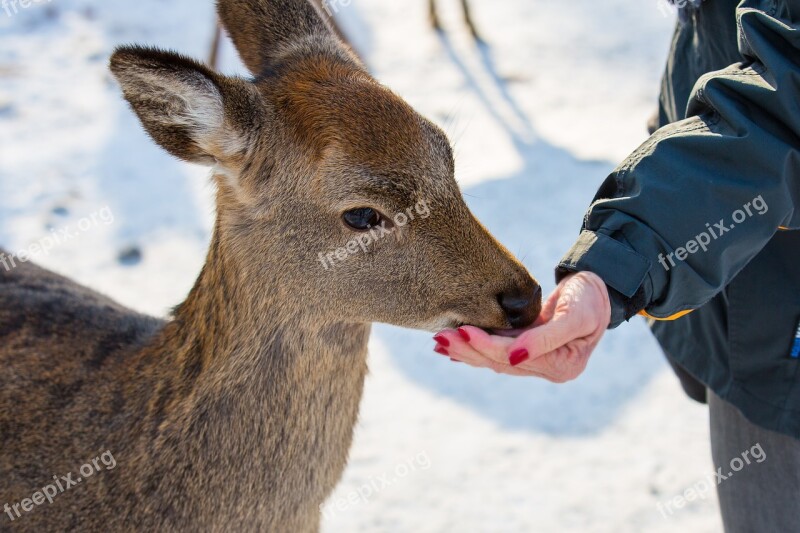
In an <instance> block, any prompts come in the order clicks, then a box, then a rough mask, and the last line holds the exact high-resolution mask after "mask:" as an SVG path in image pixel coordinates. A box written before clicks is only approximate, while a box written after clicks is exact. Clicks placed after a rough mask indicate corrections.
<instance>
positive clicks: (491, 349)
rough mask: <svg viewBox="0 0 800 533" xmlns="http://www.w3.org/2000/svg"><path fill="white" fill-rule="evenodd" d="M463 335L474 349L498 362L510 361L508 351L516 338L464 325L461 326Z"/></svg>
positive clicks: (505, 362)
mask: <svg viewBox="0 0 800 533" xmlns="http://www.w3.org/2000/svg"><path fill="white" fill-rule="evenodd" d="M459 333H460V334H461V336H462V337H463V338H464V339H465V340H467V339H468V342H469V345H470V346H471V347H472V349H473V350H475V351H476V352H478V353H480V354H481V355H483V356H485V357H487V358H489V359H491V360H493V361H495V362H498V363H504V364H507V363H508V357H507V356H506V352H507V350H508V348H509V346H511V344H512V343H513V342H514V339H509V338H507V337H500V336H498V335H490V334H488V333H486V332H485V331H483V330H482V329H480V328H476V327H472V326H464V327H462V328H459Z"/></svg>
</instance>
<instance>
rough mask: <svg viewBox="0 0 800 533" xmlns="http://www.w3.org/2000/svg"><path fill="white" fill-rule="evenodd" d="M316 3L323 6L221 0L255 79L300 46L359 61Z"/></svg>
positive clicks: (307, 1) (302, 0)
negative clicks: (340, 38) (345, 45)
mask: <svg viewBox="0 0 800 533" xmlns="http://www.w3.org/2000/svg"><path fill="white" fill-rule="evenodd" d="M314 4H317V5H323V4H322V2H321V1H320V0H217V13H218V15H219V18H220V20H221V21H222V24H223V26H225V29H226V30H227V32H228V35H230V37H231V39H232V40H233V44H234V45H235V46H236V50H237V51H238V52H239V56H240V57H241V58H242V61H243V62H244V64H245V65H246V66H247V68H248V69H249V70H250V72H251V73H252V74H253V75H255V76H260V75H262V74H263V73H264V72H266V71H267V70H268V69H269V67H270V65H271V64H273V63H274V62H275V61H276V60H278V59H279V58H280V57H281V56H282V55H284V54H287V53H289V52H291V50H292V49H293V47H298V46H303V47H305V49H310V48H315V49H316V50H317V51H323V50H324V51H328V52H330V53H333V54H336V55H340V56H342V57H344V58H347V59H348V60H350V61H354V62H357V60H356V59H355V56H353V55H351V53H350V52H349V51H347V49H346V47H344V46H343V45H342V43H341V42H340V41H339V40H338V39H337V38H336V36H335V33H334V31H333V30H332V28H331V27H330V26H329V24H328V22H327V20H328V17H327V16H325V15H324V14H323V13H322V12H321V11H320V9H318V8H317V7H315V5H314Z"/></svg>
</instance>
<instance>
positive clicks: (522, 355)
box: [508, 348, 531, 366]
mask: <svg viewBox="0 0 800 533" xmlns="http://www.w3.org/2000/svg"><path fill="white" fill-rule="evenodd" d="M530 358H531V355H530V354H529V353H528V350H526V349H525V348H520V349H518V350H514V351H513V352H511V355H509V356H508V363H509V364H510V365H511V366H517V365H520V364H522V363H524V362H525V361H527V360H528V359H530Z"/></svg>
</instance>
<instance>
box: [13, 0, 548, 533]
mask: <svg viewBox="0 0 800 533" xmlns="http://www.w3.org/2000/svg"><path fill="white" fill-rule="evenodd" d="M217 10H218V13H219V17H220V20H221V21H222V22H223V24H224V25H225V27H226V29H227V31H228V33H229V34H230V35H231V37H232V40H233V43H234V45H235V47H236V49H237V52H238V54H239V55H240V56H241V59H242V60H243V63H244V65H245V66H246V67H247V69H248V71H249V73H250V74H249V75H248V77H234V76H227V75H223V74H220V73H218V72H216V71H214V70H212V69H211V68H209V67H208V66H206V65H205V64H204V63H202V62H201V61H197V60H194V59H191V58H189V57H186V56H183V55H180V54H179V53H176V52H172V51H168V50H162V49H158V48H153V47H146V46H139V45H126V46H121V47H119V48H117V49H116V50H115V52H114V53H113V55H112V56H111V59H110V69H111V72H112V73H113V76H114V77H115V79H116V80H117V82H118V83H119V86H120V87H121V90H122V93H123V95H124V97H125V99H126V100H127V102H128V103H129V105H130V107H131V109H132V110H133V112H134V113H135V114H136V115H137V116H138V118H139V120H140V122H141V124H142V126H143V128H144V129H145V130H146V131H147V133H148V134H149V135H150V137H152V139H153V141H154V142H155V143H156V144H158V145H159V146H161V147H162V148H163V149H164V150H166V151H167V152H169V153H170V154H172V155H173V156H175V157H176V158H178V159H181V160H183V161H187V162H190V163H197V164H201V165H206V166H208V167H210V168H211V171H210V175H211V180H212V181H213V184H214V186H215V206H216V215H215V222H214V227H213V231H212V235H211V237H210V245H209V249H208V253H207V256H206V260H205V264H204V266H203V268H202V270H201V272H200V274H199V277H198V279H197V281H196V282H195V284H194V286H193V287H192V289H191V290H190V291H189V293H188V296H187V297H186V299H185V300H184V301H183V302H182V303H180V304H179V305H177V306H176V307H175V308H174V309H173V310H172V312H171V313H170V314H169V316H168V317H166V318H157V317H151V316H146V315H143V314H140V313H138V312H135V311H133V310H131V309H129V308H127V307H125V306H124V305H122V304H120V303H117V302H116V301H114V300H112V299H110V298H109V297H107V296H104V295H102V294H100V293H98V292H95V291H94V290H92V289H90V288H87V287H84V286H81V285H79V284H77V283H76V282H74V281H71V280H70V279H68V278H65V277H62V276H61V275H58V274H56V273H53V272H51V271H48V270H46V269H44V268H41V267H39V266H37V265H34V264H32V263H31V262H29V261H25V262H23V261H21V259H20V261H19V262H14V261H13V259H14V258H13V256H9V255H8V253H7V252H2V254H3V257H4V258H5V259H6V260H7V261H6V262H7V263H9V261H8V260H9V259H11V260H12V261H11V262H10V263H9V264H11V265H13V268H9V269H4V268H0V368H2V372H0V505H3V504H5V507H4V509H3V513H2V514H0V523H2V527H0V529H3V530H6V529H8V528H10V529H12V530H14V531H31V532H32V531H55V530H64V529H67V530H78V531H134V530H135V531H179V532H183V531H187V532H190V531H191V532H193V531H210V532H223V531H260V532H264V531H266V532H278V533H284V532H293V533H294V532H301V533H303V532H316V531H318V530H319V528H320V522H321V518H320V515H321V512H320V506H321V505H322V504H323V503H324V502H325V500H326V498H327V497H328V496H329V495H330V494H331V492H332V491H333V489H334V487H335V486H336V485H337V483H338V482H339V480H340V478H341V476H342V473H343V471H344V470H345V467H346V464H347V460H348V454H349V449H350V446H351V443H352V440H353V432H354V426H355V424H356V421H357V417H358V411H359V404H360V401H361V396H362V390H363V387H364V381H365V376H366V374H367V342H368V338H369V335H370V330H371V325H372V324H373V323H376V322H379V323H387V324H394V325H397V326H400V327H405V328H412V329H420V330H426V331H438V330H440V329H442V328H445V327H458V326H459V325H461V324H471V325H476V326H479V327H481V328H484V329H487V330H493V331H498V332H508V331H510V330H513V329H515V328H524V327H527V326H529V325H530V324H532V323H533V322H534V320H535V319H536V317H537V315H538V313H539V312H540V310H541V288H540V285H539V284H538V283H537V282H536V280H535V279H534V278H532V277H531V275H530V274H529V273H528V272H527V270H526V269H525V268H524V266H523V265H522V264H521V263H520V262H519V261H518V260H517V259H515V258H514V257H513V256H512V255H511V253H509V251H508V250H507V249H506V248H504V247H503V246H502V245H501V244H500V243H499V242H498V241H497V240H496V239H495V238H494V237H493V236H492V235H491V234H490V233H489V232H488V230H487V229H486V228H484V227H483V226H482V225H481V224H480V222H478V220H477V219H476V218H475V217H474V216H473V215H472V213H471V212H470V210H469V208H468V207H467V205H466V204H465V202H464V200H463V198H462V195H461V192H460V189H459V186H458V184H457V182H456V179H455V170H454V160H453V153H452V150H451V147H450V143H449V141H448V139H447V137H446V135H445V134H444V132H443V131H442V130H440V129H439V128H438V127H437V126H436V125H434V124H433V123H432V122H430V121H429V120H428V119H426V118H423V117H422V116H421V115H420V114H418V113H417V112H416V111H415V110H414V109H413V108H411V107H410V106H409V105H408V104H407V103H406V102H405V101H403V100H402V99H401V98H400V97H398V96H397V95H395V94H394V93H393V92H391V90H390V89H388V88H386V87H384V86H383V85H381V84H379V83H378V82H377V81H376V80H375V79H373V78H372V77H371V76H370V74H368V72H367V71H366V69H365V67H364V66H363V64H362V63H361V62H360V61H359V60H358V59H357V58H356V56H355V55H354V54H352V53H351V52H350V51H349V49H348V48H347V47H346V46H345V45H343V44H342V43H341V41H340V40H339V39H338V38H337V37H336V35H335V33H334V32H333V31H332V30H331V28H330V27H329V26H328V24H327V23H326V22H325V19H324V18H323V16H322V15H321V14H320V13H319V11H318V10H317V9H316V8H315V7H314V6H313V5H312V4H310V3H309V2H307V0H219V2H218V3H217ZM420 202H425V205H427V206H428V211H427V212H428V213H429V216H427V217H421V216H418V217H416V218H415V219H414V220H413V221H410V222H407V223H405V222H404V221H403V219H402V218H401V217H399V216H397V215H395V216H393V215H394V214H395V213H397V214H400V213H404V214H409V213H410V211H409V206H415V205H418V204H419V203H420ZM407 219H408V217H407V218H406V220H407ZM373 231H375V232H377V231H380V232H381V233H384V235H382V238H380V239H374V240H373V242H372V243H371V245H370V246H369V247H368V248H366V249H365V250H359V251H358V253H354V254H352V255H350V256H348V257H347V259H346V260H341V261H338V262H336V264H335V265H329V266H328V267H327V268H323V266H322V265H320V263H319V261H318V255H319V252H320V251H326V250H330V249H337V250H338V249H340V248H343V247H346V246H348V243H350V242H352V241H353V240H354V239H359V238H361V237H363V236H364V235H365V234H367V233H369V232H373ZM104 452H105V453H104ZM100 453H104V457H105V454H109V455H111V454H113V459H114V464H115V465H116V466H115V468H113V469H108V468H105V469H103V468H101V469H99V470H100V471H98V472H96V473H95V475H93V476H91V477H89V478H87V477H85V476H83V477H82V476H81V474H83V473H84V469H83V467H81V468H80V469H78V465H80V463H81V462H82V461H85V460H87V459H88V458H91V457H96V456H97V455H98V454H100ZM94 464H95V466H97V460H95V461H94ZM103 464H106V462H105V459H104V463H103ZM84 466H86V465H84ZM100 466H102V465H100ZM67 479H71V481H72V483H68V482H67V481H66V480H67ZM59 480H64V483H61V481H59ZM56 483H58V484H59V486H58V490H56V488H55V484H56ZM51 492H55V493H56V494H55V495H54V496H53V497H51V498H48V499H47V500H45V499H44V497H42V493H44V494H49V493H51ZM37 496H38V497H37Z"/></svg>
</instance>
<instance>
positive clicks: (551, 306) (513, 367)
mask: <svg viewBox="0 0 800 533" xmlns="http://www.w3.org/2000/svg"><path fill="white" fill-rule="evenodd" d="M610 320H611V303H610V300H609V297H608V289H607V288H606V285H605V283H604V282H603V280H602V279H600V277H599V276H597V275H596V274H593V273H591V272H578V273H577V274H573V275H571V276H569V277H567V278H565V279H563V280H562V281H561V283H559V285H558V287H556V290H555V291H553V294H551V295H550V297H549V298H548V299H547V301H546V302H545V304H544V307H543V308H542V312H541V314H540V315H539V318H538V319H537V320H536V322H534V324H533V326H531V328H530V329H527V330H524V331H516V332H498V333H499V334H498V335H490V334H489V333H486V332H485V331H483V330H482V329H479V328H476V327H472V326H464V327H461V328H459V329H458V330H453V329H448V330H444V331H442V332H441V333H439V334H438V335H436V336H435V337H434V340H435V341H436V342H437V346H436V349H435V351H436V352H437V353H440V354H442V355H446V356H449V357H451V358H452V359H453V360H455V361H460V362H464V363H467V364H469V365H472V366H475V367H478V368H491V369H492V370H494V371H495V372H498V373H501V374H509V375H512V376H538V377H541V378H544V379H547V380H549V381H552V382H554V383H565V382H567V381H572V380H574V379H575V378H577V377H578V376H580V375H581V374H582V373H583V371H584V370H585V369H586V364H587V363H588V361H589V356H590V355H591V354H592V351H593V350H594V349H595V348H596V347H597V344H598V343H599V342H600V339H601V338H602V337H603V334H604V333H605V331H606V329H607V328H608V324H609V322H610ZM510 335H513V336H510Z"/></svg>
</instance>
